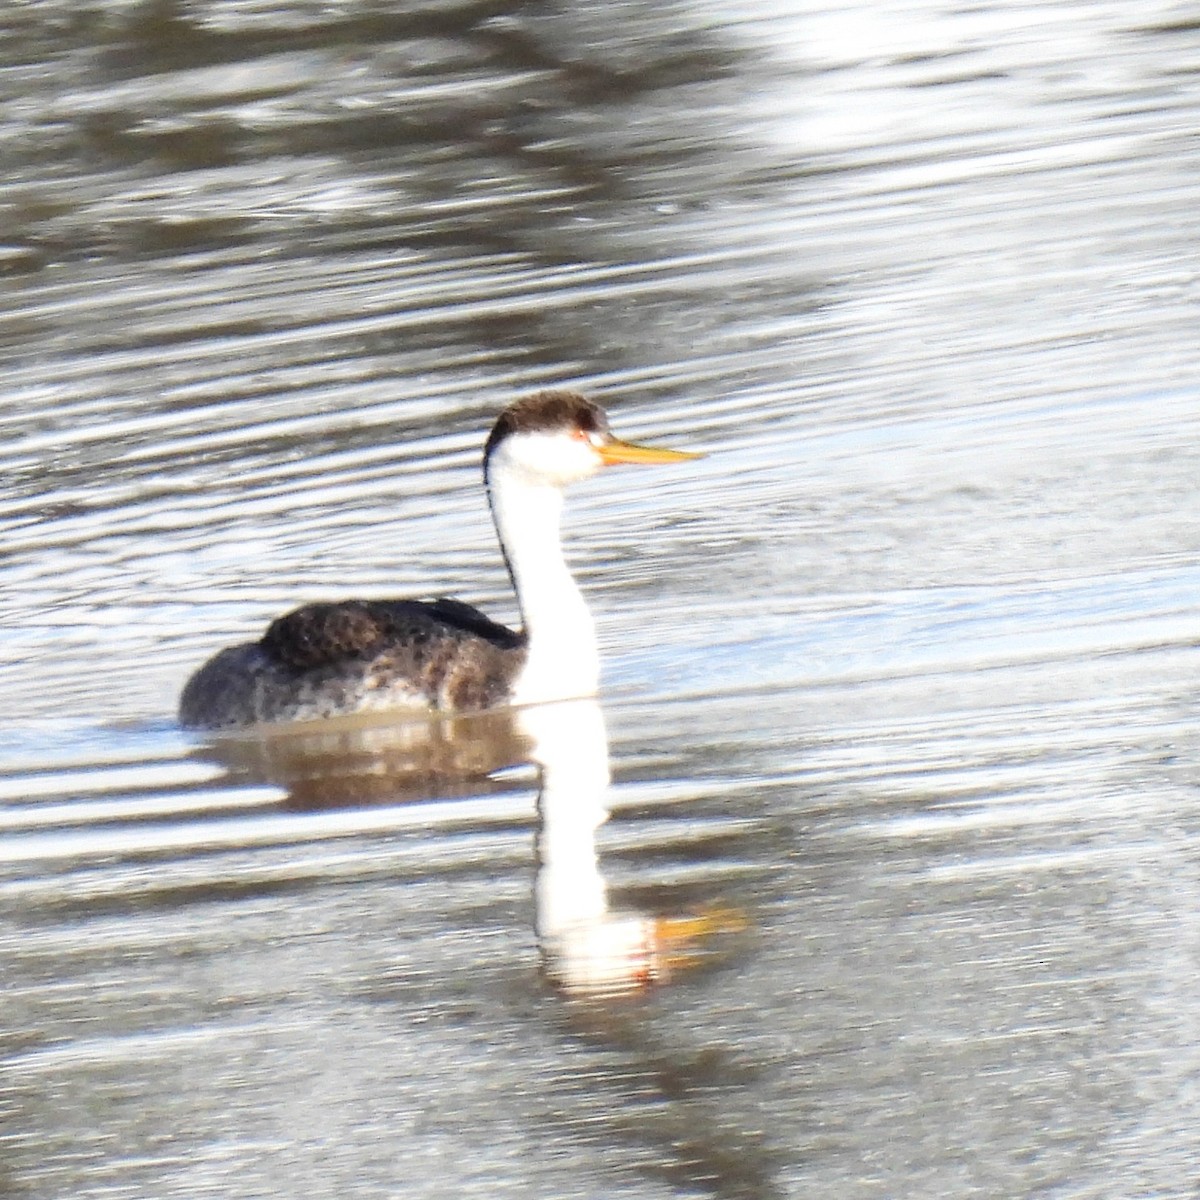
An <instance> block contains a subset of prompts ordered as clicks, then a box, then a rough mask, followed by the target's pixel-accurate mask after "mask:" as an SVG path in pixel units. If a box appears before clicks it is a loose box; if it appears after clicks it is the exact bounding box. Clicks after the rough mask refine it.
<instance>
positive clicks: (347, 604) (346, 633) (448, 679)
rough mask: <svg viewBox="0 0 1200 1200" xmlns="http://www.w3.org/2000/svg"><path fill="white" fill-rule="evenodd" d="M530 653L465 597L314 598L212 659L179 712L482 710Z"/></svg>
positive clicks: (261, 718) (232, 715)
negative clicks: (261, 633) (429, 599)
mask: <svg viewBox="0 0 1200 1200" xmlns="http://www.w3.org/2000/svg"><path fill="white" fill-rule="evenodd" d="M525 653H526V650H525V638H524V636H523V635H522V634H520V633H516V632H514V631H513V630H511V629H507V628H506V627H505V626H503V625H498V624H497V623H496V622H494V621H492V620H490V619H489V618H488V617H486V616H485V615H484V614H483V613H481V612H480V611H479V610H478V609H476V608H472V607H471V606H470V605H469V604H464V603H462V602H461V601H458V600H445V599H442V600H434V601H432V602H430V603H423V602H421V601H418V600H347V601H342V602H339V603H336V604H308V605H305V606H304V607H303V608H298V609H296V610H295V611H294V612H290V613H288V614H287V615H286V616H283V617H280V618H278V620H276V621H273V622H272V623H271V626H270V628H268V630H267V632H266V634H265V635H264V636H263V638H262V639H261V641H258V642H248V643H246V644H244V645H241V646H232V647H230V648H229V649H226V650H222V651H221V652H220V653H218V654H217V655H215V656H214V657H213V658H211V659H209V661H208V662H207V663H205V664H204V666H202V667H201V668H200V669H199V670H198V671H197V672H196V673H195V674H194V675H193V676H192V678H191V679H190V680H189V681H188V684H187V686H186V687H185V688H184V691H183V696H182V697H181V699H180V703H179V719H180V721H181V722H182V724H184V725H185V726H188V727H191V728H200V729H228V728H235V727H238V726H244V725H253V724H256V723H259V722H282V721H304V720H313V719H317V718H322V717H333V716H339V715H342V714H345V713H349V712H369V711H372V710H384V709H392V708H423V709H435V710H439V711H445V712H475V711H479V710H481V709H485V708H491V707H494V706H495V705H498V704H501V703H503V702H504V701H505V699H506V698H507V697H508V694H509V691H510V689H511V686H512V682H513V680H514V679H515V678H516V675H517V673H518V672H519V671H520V669H521V666H522V665H523V664H524V661H525Z"/></svg>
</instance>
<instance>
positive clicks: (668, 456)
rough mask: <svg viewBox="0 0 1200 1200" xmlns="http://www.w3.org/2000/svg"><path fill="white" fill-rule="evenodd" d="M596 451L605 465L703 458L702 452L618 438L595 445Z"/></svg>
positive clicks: (684, 460)
mask: <svg viewBox="0 0 1200 1200" xmlns="http://www.w3.org/2000/svg"><path fill="white" fill-rule="evenodd" d="M596 453H597V454H598V455H599V456H600V461H601V462H603V463H604V464H605V466H610V467H611V466H614V465H615V464H617V463H647V464H650V463H673V462H690V461H691V460H692V459H694V458H703V457H704V455H703V454H692V453H690V452H689V451H687V450H664V449H660V448H659V447H657V446H638V445H636V444H635V443H633V442H622V441H621V440H620V439H619V438H611V439H610V440H609V441H607V442H603V443H601V444H600V445H599V446H597V447H596Z"/></svg>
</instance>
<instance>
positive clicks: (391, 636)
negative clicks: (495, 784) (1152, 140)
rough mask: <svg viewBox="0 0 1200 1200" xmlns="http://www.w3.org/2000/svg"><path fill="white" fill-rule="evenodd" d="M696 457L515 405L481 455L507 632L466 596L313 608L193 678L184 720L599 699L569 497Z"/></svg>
mask: <svg viewBox="0 0 1200 1200" xmlns="http://www.w3.org/2000/svg"><path fill="white" fill-rule="evenodd" d="M699 457H701V456H700V455H698V454H690V453H685V452H684V451H680V450H660V449H655V448H652V447H649V446H637V445H633V444H632V443H630V442H622V441H619V440H618V439H617V438H615V437H613V435H612V434H611V433H610V432H609V429H608V418H607V417H606V416H605V414H604V410H603V409H602V408H600V406H599V405H597V404H595V403H593V402H592V401H591V400H588V399H586V398H585V397H584V396H581V395H579V394H578V393H576V392H567V391H548V392H538V393H537V394H535V395H532V396H526V397H525V398H524V399H521V400H518V401H517V402H516V403H515V404H511V405H509V407H508V408H506V409H505V410H504V411H503V412H502V413H501V414H500V416H499V418H498V420H497V421H496V424H495V425H494V426H493V428H492V431H491V434H490V435H489V437H488V439H487V444H486V446H485V448H484V453H483V478H484V486H485V487H486V489H487V495H488V502H489V505H490V507H491V511H492V520H493V521H494V523H495V526H496V534H497V536H498V537H499V539H500V547H501V550H502V552H503V554H504V561H505V564H506V566H507V567H508V573H509V575H510V577H511V578H512V583H513V589H514V590H515V591H516V594H517V604H518V606H519V607H520V610H521V626H522V627H521V629H519V630H514V629H508V628H506V627H505V626H504V625H499V624H497V623H496V622H495V621H493V620H491V619H490V618H489V617H487V616H485V615H484V614H483V613H481V612H480V611H479V610H478V609H477V608H473V607H472V606H471V605H469V604H464V603H463V602H462V601H461V600H447V599H438V600H432V601H421V600H343V601H339V602H337V603H332V604H306V605H305V606H304V607H302V608H298V609H296V610H295V611H293V612H290V613H288V614H287V615H286V616H282V617H279V618H278V619H277V620H275V621H273V622H272V623H271V625H270V627H269V628H268V629H267V632H266V633H265V634H264V635H263V637H262V639H261V640H260V641H257V642H247V643H245V644H243V645H240V646H231V647H229V648H227V649H225V650H222V651H220V652H219V653H218V654H216V655H215V656H214V657H213V658H211V659H209V661H208V662H206V663H205V664H204V665H203V666H202V667H201V668H200V669H199V670H198V671H197V672H196V673H195V674H194V675H193V676H192V677H191V679H189V680H188V682H187V685H186V686H185V687H184V689H183V695H182V696H181V697H180V702H179V720H180V722H181V723H182V724H183V725H185V726H188V727H190V728H196V729H232V728H238V727H244V726H248V725H256V724H259V723H276V722H286V721H303V720H312V719H318V718H325V717H337V716H345V715H349V714H351V713H361V712H373V711H381V710H386V709H405V708H408V709H412V708H418V709H432V710H435V711H441V712H472V711H478V710H482V709H487V708H494V707H498V706H501V705H505V704H536V703H541V702H543V701H549V700H563V699H570V698H574V697H580V696H590V695H594V694H595V691H596V688H597V686H598V683H599V674H600V662H599V655H598V652H597V649H596V631H595V626H594V625H593V623H592V617H591V613H589V611H588V608H587V605H586V603H585V602H584V599H583V596H582V595H581V594H580V591H579V588H578V586H577V585H576V583H575V580H574V579H573V578H572V577H571V573H570V571H569V570H568V568H567V564H566V560H565V559H564V557H563V551H562V543H561V540H560V538H559V517H560V515H561V513H562V501H563V495H562V493H563V488H564V487H565V486H566V485H567V484H569V483H574V482H576V481H577V480H580V479H586V478H587V477H588V476H590V475H593V474H595V473H596V471H598V470H599V469H600V468H601V467H602V466H606V465H609V464H614V463H671V462H682V461H685V460H688V459H694V458H699Z"/></svg>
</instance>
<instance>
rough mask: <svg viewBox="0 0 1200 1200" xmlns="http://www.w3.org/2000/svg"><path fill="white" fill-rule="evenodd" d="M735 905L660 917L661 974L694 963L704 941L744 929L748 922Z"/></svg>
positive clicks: (657, 934) (656, 934) (656, 936)
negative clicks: (692, 913) (689, 914)
mask: <svg viewBox="0 0 1200 1200" xmlns="http://www.w3.org/2000/svg"><path fill="white" fill-rule="evenodd" d="M749 924H750V922H749V921H747V919H746V916H745V914H744V913H742V912H740V911H739V910H738V909H735V908H714V909H711V910H710V911H709V912H701V913H696V914H694V915H693V916H688V917H659V918H658V919H657V920H656V921H655V922H654V940H655V947H654V949H655V955H654V957H655V959H656V960H657V967H658V970H657V972H656V974H657V975H658V977H659V978H662V977H663V976H666V975H670V974H671V973H672V972H673V971H678V970H681V969H684V968H686V967H688V966H690V965H693V964H694V963H695V962H696V961H697V959H699V957H700V956H701V955H702V954H703V953H704V949H705V947H704V945H703V943H704V942H706V941H708V940H710V939H711V938H714V937H720V936H722V935H724V934H731V933H741V932H742V930H744V929H745V928H746V927H747V926H748V925H749Z"/></svg>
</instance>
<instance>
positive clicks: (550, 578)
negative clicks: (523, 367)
mask: <svg viewBox="0 0 1200 1200" xmlns="http://www.w3.org/2000/svg"><path fill="white" fill-rule="evenodd" d="M488 492H489V499H490V501H491V505H492V518H493V519H494V520H495V522H496V533H497V534H498V536H499V538H500V545H501V546H502V547H503V549H504V557H505V559H506V561H507V563H508V569H509V572H510V574H511V575H512V581H513V587H514V588H515V589H516V593H517V603H518V604H519V605H520V608H521V620H522V623H523V624H524V627H525V633H526V634H527V635H528V638H529V652H528V658H527V659H526V662H525V666H524V668H523V669H522V671H521V674H520V676H519V677H518V678H517V681H516V684H515V686H514V689H513V696H512V699H513V702H514V703H515V704H540V703H542V702H544V701H547V700H564V699H572V698H574V697H578V696H592V695H595V692H596V689H597V687H598V686H599V682H600V655H599V651H598V650H597V648H596V627H595V624H594V623H593V621H592V614H591V613H590V612H588V608H587V604H586V603H585V602H584V599H583V595H582V594H581V592H580V591H579V587H578V585H577V584H576V583H575V580H574V579H573V578H572V577H571V572H570V571H569V570H568V568H567V562H566V559H565V558H564V557H563V550H562V537H561V534H560V529H559V525H560V520H561V517H562V505H563V495H562V489H561V488H559V487H557V486H554V485H552V484H547V483H544V482H541V481H539V480H537V479H534V478H531V476H530V474H529V473H528V472H527V471H525V470H523V469H522V468H521V465H520V464H519V463H518V462H515V461H513V460H512V458H511V457H509V456H508V455H506V454H505V453H504V447H503V446H501V447H499V448H498V449H497V452H496V453H494V454H493V455H492V458H491V461H490V463H489V464H488Z"/></svg>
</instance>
